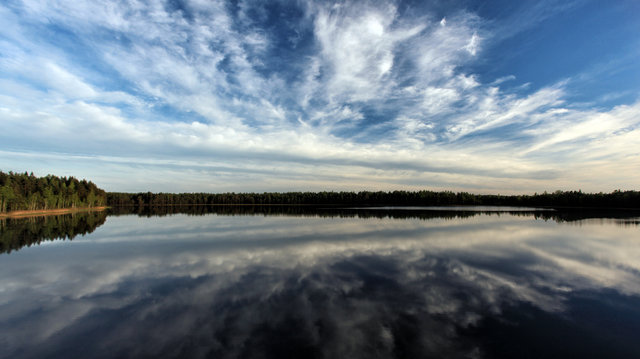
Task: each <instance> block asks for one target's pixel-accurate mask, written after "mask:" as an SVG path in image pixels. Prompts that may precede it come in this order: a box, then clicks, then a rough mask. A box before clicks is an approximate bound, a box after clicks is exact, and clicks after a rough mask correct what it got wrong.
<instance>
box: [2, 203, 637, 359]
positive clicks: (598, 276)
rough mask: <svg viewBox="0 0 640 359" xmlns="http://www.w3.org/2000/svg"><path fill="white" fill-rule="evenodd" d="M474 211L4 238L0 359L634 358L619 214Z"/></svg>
mask: <svg viewBox="0 0 640 359" xmlns="http://www.w3.org/2000/svg"><path fill="white" fill-rule="evenodd" d="M482 210H483V211H469V210H468V208H466V209H465V211H457V210H451V209H450V208H449V209H447V210H444V209H439V208H430V209H419V210H418V209H411V208H403V209H367V210H357V209H341V210H332V209H301V208H297V209H296V208H293V209H292V208H288V209H287V208H280V209H269V208H261V209H259V210H258V213H256V210H255V209H251V208H226V209H224V210H220V209H214V210H211V209H201V208H200V209H192V210H190V211H189V212H190V213H167V212H165V213H161V211H159V210H156V212H155V213H154V211H153V210H149V209H147V210H143V211H142V212H140V213H138V214H129V215H110V216H108V217H106V218H93V219H90V220H88V219H86V218H85V219H84V220H82V219H79V217H76V216H78V215H76V216H71V215H67V216H59V217H52V218H49V219H47V220H46V221H45V220H42V219H40V220H37V221H34V220H32V221H31V222H20V221H18V220H14V221H11V222H6V221H5V222H3V223H0V229H1V233H0V239H2V241H3V242H2V243H5V244H4V247H3V248H5V250H4V252H5V254H2V255H0V273H2V277H1V278H0V333H2V335H0V348H3V349H2V350H1V351H0V357H2V358H43V357H52V358H69V357H89V358H91V357H95V358H102V357H104V358H109V357H136V358H138V357H194V358H207V357H215V358H294V357H295V358H338V357H349V358H351V357H356V358H416V357H443V358H445V357H446V358H500V357H504V358H513V357H519V358H539V357H556V358H565V357H591V358H602V357H608V358H612V357H617V358H630V357H638V355H639V353H640V343H639V342H638V341H637V340H636V338H637V335H638V333H640V236H639V235H638V234H639V229H640V227H639V226H638V223H639V218H638V216H637V214H633V213H620V212H618V213H612V214H606V213H576V212H571V213H560V212H557V211H556V212H549V211H533V210H522V209H517V210H512V209H509V210H504V209H501V210H487V209H485V208H483V209H482ZM118 212H120V213H122V211H116V213H118ZM125 212H126V211H125ZM170 212H180V211H179V210H176V209H172V210H170ZM194 213H198V215H195V214H194ZM159 214H164V215H162V216H159ZM94 217H95V214H94ZM56 218H57V219H56ZM72 218H73V219H72ZM105 219H106V220H105ZM49 221H53V222H49ZM45 222H46V223H45ZM73 222H75V223H82V225H83V226H84V227H81V228H82V229H81V230H79V231H73V230H70V229H69V225H70V223H73ZM61 223H62V224H61ZM102 223H104V224H102ZM87 226H88V227H87ZM91 226H93V227H91ZM25 228H28V229H25ZM38 228H40V230H38ZM42 228H49V229H47V230H43V229H42ZM52 228H53V229H52ZM55 228H58V229H59V230H60V231H59V233H58V234H57V237H65V238H67V239H69V238H72V240H43V238H44V239H54V238H56V230H55ZM79 228H80V227H79ZM10 231H11V232H10ZM9 233H13V234H9ZM16 233H20V236H21V237H20V238H22V239H21V240H19V241H17V242H16V241H14V242H12V238H14V237H15V234H16ZM43 233H44V236H43ZM25 238H26V239H25ZM29 238H30V239H29ZM6 243H13V244H6ZM38 243H39V244H38ZM25 244H26V245H28V244H31V246H24V247H23V245H25Z"/></svg>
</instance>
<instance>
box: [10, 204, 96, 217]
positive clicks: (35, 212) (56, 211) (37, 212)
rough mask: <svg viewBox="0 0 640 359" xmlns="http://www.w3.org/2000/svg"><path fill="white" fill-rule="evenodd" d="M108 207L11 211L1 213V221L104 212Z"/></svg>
mask: <svg viewBox="0 0 640 359" xmlns="http://www.w3.org/2000/svg"><path fill="white" fill-rule="evenodd" d="M107 208H108V207H106V206H100V207H78V208H56V209H37V210H33V211H11V212H4V213H0V219H4V218H26V217H37V216H53V215H58V214H68V213H76V212H87V211H104V210H105V209H107Z"/></svg>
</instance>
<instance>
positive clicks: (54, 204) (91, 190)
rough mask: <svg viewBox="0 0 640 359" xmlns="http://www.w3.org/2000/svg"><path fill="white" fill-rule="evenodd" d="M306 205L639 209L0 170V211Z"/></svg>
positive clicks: (579, 198)
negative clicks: (149, 188)
mask: <svg viewBox="0 0 640 359" xmlns="http://www.w3.org/2000/svg"><path fill="white" fill-rule="evenodd" d="M105 205H107V206H111V207H132V206H133V207H142V206H176V205H281V206H282V205H285V206H286V205H311V206H335V207H358V206H362V207H370V206H448V205H474V206H516V207H519V206H520V207H548V208H549V207H550V208H567V207H576V208H577V207H591V208H635V209H638V208H640V192H639V191H620V190H616V191H613V192H611V193H602V192H601V193H585V192H582V191H555V192H551V193H547V192H544V193H540V194H538V193H536V194H533V195H494V194H472V193H468V192H457V193H455V192H452V191H440V192H436V191H428V190H423V191H389V192H384V191H377V192H372V191H360V192H344V191H343V192H328V191H324V192H282V193H280V192H264V193H152V192H141V193H124V192H105V191H104V190H102V189H100V188H98V186H96V185H95V184H94V183H93V182H91V181H87V180H84V179H83V180H78V179H76V178H74V177H57V176H54V175H47V176H44V177H36V176H34V175H33V173H30V174H29V173H27V172H25V173H14V172H8V173H4V172H2V171H0V212H10V211H21V210H27V211H34V210H49V209H62V208H91V207H99V206H105Z"/></svg>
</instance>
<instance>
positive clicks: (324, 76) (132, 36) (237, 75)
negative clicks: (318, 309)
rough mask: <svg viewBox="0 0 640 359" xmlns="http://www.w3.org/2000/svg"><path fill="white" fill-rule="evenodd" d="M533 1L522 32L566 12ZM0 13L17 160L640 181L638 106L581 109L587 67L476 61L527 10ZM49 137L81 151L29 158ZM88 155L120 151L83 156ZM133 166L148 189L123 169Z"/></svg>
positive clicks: (448, 179)
mask: <svg viewBox="0 0 640 359" xmlns="http://www.w3.org/2000/svg"><path fill="white" fill-rule="evenodd" d="M575 6H578V5H575V4H574V7H575ZM574 7H569V8H566V9H564V10H563V11H571V9H573V8H574ZM552 8H555V7H553V6H552ZM536 9H537V7H535V8H526V7H525V8H524V9H521V10H519V11H520V13H521V14H522V13H525V12H526V11H534V12H535V13H539V14H542V15H544V16H542V15H540V16H538V17H537V18H536V19H537V20H536V21H534V22H532V23H531V24H530V26H529V25H527V26H528V27H527V26H524V25H522V26H524V27H523V28H522V29H519V30H518V31H519V32H522V31H525V32H526V31H528V30H526V29H528V28H531V27H533V28H535V26H536V25H535V24H536V23H538V22H541V21H544V19H546V18H549V17H553V14H554V13H549V12H544V11H543V12H539V11H538V10H540V9H538V10H536ZM560 10H562V9H560ZM514 16H515V15H514ZM0 18H2V20H3V23H5V24H8V26H5V27H3V29H2V30H0V83H1V84H2V86H1V88H0V114H2V117H1V119H0V121H1V122H2V127H3V131H2V134H0V140H1V143H2V145H0V150H2V154H3V155H2V157H1V158H2V159H3V160H2V161H3V163H4V164H5V165H3V167H5V166H6V168H5V169H7V170H9V169H12V170H19V171H22V170H30V169H34V168H33V167H35V170H36V171H38V172H43V173H41V174H46V173H50V172H53V173H59V172H62V173H61V174H75V175H84V176H86V177H89V178H92V179H94V180H95V181H96V182H98V183H100V184H102V185H103V186H104V187H106V188H107V189H110V190H135V191H138V190H146V189H147V188H146V187H145V188H143V185H142V184H143V183H145V181H148V183H149V184H148V187H149V188H148V189H152V190H183V191H184V190H207V191H216V190H236V191H239V190H262V189H269V190H290V189H291V190H294V189H295V190H299V189H304V190H318V189H391V188H398V187H402V188H414V189H417V188H425V187H429V188H453V189H468V190H476V191H483V192H488V191H490V192H495V191H509V192H513V191H527V192H528V191H531V192H533V191H540V190H544V189H555V188H563V189H570V188H571V189H572V188H582V189H584V190H605V191H606V190H611V189H613V188H620V187H623V188H632V187H633V186H634V185H635V182H634V180H635V179H634V178H635V177H634V175H633V172H634V168H638V167H639V166H640V156H639V155H638V151H637V150H634V148H638V147H637V145H638V138H639V137H640V136H639V132H638V125H639V122H640V120H638V118H640V116H638V115H639V114H640V106H639V105H638V102H632V103H622V104H619V105H617V106H613V107H611V106H609V107H603V106H597V105H585V104H584V103H576V102H572V101H571V98H572V97H573V96H574V95H575V93H574V92H573V91H575V90H574V86H572V81H573V79H572V78H559V79H557V80H556V81H554V82H552V83H547V84H544V85H542V86H540V85H539V84H538V85H537V86H535V87H533V88H531V87H530V88H526V90H522V89H524V88H525V87H522V86H523V85H526V84H523V83H521V82H519V80H518V79H519V77H518V74H517V73H515V74H506V75H503V76H499V77H495V78H489V79H487V78H485V77H486V76H485V75H484V74H483V73H482V72H476V71H474V66H475V65H476V64H478V63H481V62H482V61H483V59H484V58H485V57H486V56H487V53H488V52H489V51H493V50H492V49H493V46H495V43H496V42H499V41H504V40H501V39H504V38H505V37H504V34H503V33H502V32H501V31H504V26H506V25H505V24H509V23H511V21H512V20H513V18H514V17H513V16H512V17H509V18H508V19H506V20H505V21H504V22H503V23H500V22H499V21H498V20H499V19H498V20H496V19H495V18H494V19H489V18H485V17H483V16H482V13H480V12H477V11H474V10H473V9H465V8H453V7H452V8H450V9H445V10H444V11H443V10H442V9H436V8H435V7H434V8H430V7H429V6H426V5H425V6H423V7H418V8H415V9H413V11H408V10H407V6H406V4H403V3H401V2H391V1H389V2H358V3H343V2H335V3H326V2H317V3H316V2H297V3H288V2H273V3H269V4H264V3H254V2H244V1H243V2H239V3H238V4H231V3H221V2H214V3H209V2H198V1H178V2H171V3H165V2H150V3H149V2H145V1H129V2H107V3H101V2H67V1H56V2H42V1H35V0H34V1H11V2H9V3H7V4H5V5H2V6H0ZM514 31H515V29H514ZM38 153H40V154H47V153H56V154H58V155H60V156H70V157H69V158H76V157H74V156H80V158H85V159H84V160H81V161H79V162H76V163H74V162H71V163H69V164H64V161H62V160H60V161H59V162H54V163H55V165H51V166H47V165H46V164H42V163H35V162H27V163H25V162H24V161H22V160H20V158H30V154H38ZM25 156H26V157H25ZM89 158H90V160H89ZM105 158H110V159H112V160H105ZM116 158H117V159H118V160H115V161H113V159H116ZM90 161H98V162H100V163H103V164H104V166H99V168H95V167H91V170H82V167H83V166H85V168H89V167H86V165H87V163H88V162H90ZM114 163H118V165H117V167H116V165H115V164H114ZM163 163H171V166H177V167H176V168H178V169H176V170H175V171H167V169H166V166H165V165H163ZM25 165H28V167H30V168H24V166H25ZM202 166H205V167H207V168H209V170H207V171H205V172H201V170H202V168H203V167H202ZM590 166H595V167H594V168H596V170H594V171H595V172H598V173H599V174H598V176H597V178H593V177H592V176H589V177H588V178H587V177H585V176H584V173H583V168H585V167H590ZM126 168H129V169H130V171H131V173H132V174H134V173H140V175H139V176H140V177H139V178H137V181H138V182H137V183H138V184H137V185H133V186H126V185H123V184H122V183H121V182H117V181H114V179H113V176H110V175H109V171H110V170H111V171H117V172H119V173H126V172H127V171H126ZM141 168H144V169H145V170H144V171H142V170H140V169H141ZM220 168H225V169H226V170H225V171H223V172H224V176H223V178H224V180H220V181H217V180H215V179H216V178H220V177H217V176H221V174H220V173H216V169H220ZM597 168H601V169H602V171H598V170H597ZM246 171H253V172H254V173H255V175H254V176H249V175H247V172H246ZM181 172H182V173H188V174H189V175H188V176H186V178H183V179H182V180H180V181H179V182H180V185H179V188H177V187H176V186H175V185H170V183H172V182H178V178H180V177H181V176H180V173H181ZM200 175H205V176H211V177H210V178H211V179H212V180H211V184H210V185H207V184H203V183H202V181H201V180H200V179H198V176H200ZM132 176H135V175H132ZM142 176H144V177H142ZM161 177H162V178H163V179H162V180H160V179H159V178H161ZM237 183H242V185H241V187H242V188H236V187H234V184H237Z"/></svg>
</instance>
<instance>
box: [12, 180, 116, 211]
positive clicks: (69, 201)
mask: <svg viewBox="0 0 640 359" xmlns="http://www.w3.org/2000/svg"><path fill="white" fill-rule="evenodd" d="M106 200H107V196H106V192H105V191H104V190H102V189H100V188H98V186H96V185H95V184H94V183H93V182H90V181H87V180H78V179H76V178H74V177H57V176H53V175H47V176H45V177H36V176H34V175H33V172H32V173H31V174H28V173H27V172H25V173H13V172H9V173H4V172H2V171H0V212H11V211H34V210H49V209H61V208H77V207H98V206H104V205H105V204H106Z"/></svg>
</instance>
